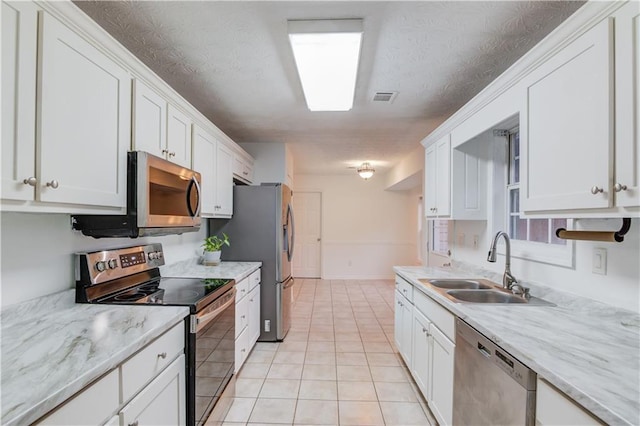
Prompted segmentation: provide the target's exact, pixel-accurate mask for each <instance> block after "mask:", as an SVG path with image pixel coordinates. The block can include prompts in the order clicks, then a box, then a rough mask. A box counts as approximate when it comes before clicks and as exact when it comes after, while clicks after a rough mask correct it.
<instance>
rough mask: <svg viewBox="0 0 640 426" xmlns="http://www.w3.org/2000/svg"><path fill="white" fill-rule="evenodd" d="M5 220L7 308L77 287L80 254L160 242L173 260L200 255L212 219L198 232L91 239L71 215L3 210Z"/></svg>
mask: <svg viewBox="0 0 640 426" xmlns="http://www.w3.org/2000/svg"><path fill="white" fill-rule="evenodd" d="M0 221H1V224H0V229H1V234H0V235H1V239H2V264H1V265H0V268H1V271H2V272H1V283H2V285H1V288H2V290H1V294H0V297H1V302H0V303H1V305H2V306H8V305H13V304H15V303H19V302H23V301H25V300H29V299H33V298H36V297H40V296H44V295H47V294H51V293H55V292H58V291H62V290H66V289H70V288H73V287H74V286H75V273H74V253H76V252H79V251H92V250H101V249H106V248H115V247H126V246H133V245H136V244H142V243H147V242H159V243H162V246H163V248H164V252H165V259H166V262H167V263H173V262H177V261H180V260H185V259H188V258H190V257H194V256H195V254H196V253H195V252H196V250H198V248H199V247H200V245H201V244H202V240H203V239H204V238H205V236H206V221H204V223H203V225H202V227H201V228H200V231H198V232H191V233H186V234H182V235H169V236H165V237H145V238H136V239H130V238H104V239H95V238H91V237H85V236H84V235H82V234H81V233H80V232H78V231H73V230H72V229H71V222H70V216H69V215H68V214H50V213H47V214H27V213H8V212H2V213H0Z"/></svg>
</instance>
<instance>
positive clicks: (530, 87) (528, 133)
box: [520, 19, 614, 212]
mask: <svg viewBox="0 0 640 426" xmlns="http://www.w3.org/2000/svg"><path fill="white" fill-rule="evenodd" d="M612 29H613V27H612V21H611V19H605V20H604V21H602V22H601V23H599V24H598V25H596V26H595V27H593V28H592V29H590V30H589V31H588V32H586V33H585V34H583V35H582V36H580V37H579V38H578V39H576V40H575V41H574V42H572V43H571V44H569V45H568V46H567V47H565V48H564V49H562V50H561V51H560V52H558V53H557V54H556V55H555V56H553V57H552V58H551V59H549V60H548V61H547V62H545V63H544V64H543V65H541V66H540V67H539V68H538V69H536V70H534V71H533V72H531V74H530V75H529V76H527V77H526V78H525V87H526V100H525V102H526V105H525V110H526V114H524V115H522V114H521V117H526V118H525V119H523V120H522V121H521V123H520V124H521V134H520V138H521V139H520V143H521V147H522V149H521V153H522V156H523V158H522V160H521V161H520V163H521V167H522V172H523V173H522V174H521V176H522V181H521V204H522V209H523V210H524V211H525V212H527V211H532V212H533V211H543V210H569V209H579V208H602V207H610V206H612V198H613V197H612V196H611V186H612V185H611V180H612V176H613V174H612V171H613V164H612V162H613V130H614V129H613V94H614V93H613V45H612V44H613V37H612ZM592 189H593V192H594V193H592Z"/></svg>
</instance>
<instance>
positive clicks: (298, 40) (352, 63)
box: [288, 19, 362, 111]
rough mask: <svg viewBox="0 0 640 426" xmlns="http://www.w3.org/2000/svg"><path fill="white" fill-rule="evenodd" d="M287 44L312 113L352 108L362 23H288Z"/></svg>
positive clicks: (352, 20)
mask: <svg viewBox="0 0 640 426" xmlns="http://www.w3.org/2000/svg"><path fill="white" fill-rule="evenodd" d="M288 30H289V41H290V42H291V48H292V49H293V56H294V58H295V61H296V66H297V67H298V75H299V76H300V82H301V83H302V90H303V91H304V97H305V99H306V101H307V106H308V107H309V109H310V110H311V111H348V110H350V109H351V107H353V97H354V93H355V89H356V77H357V74H358V61H359V59H360V47H361V45H362V19H337V20H315V21H289V22H288Z"/></svg>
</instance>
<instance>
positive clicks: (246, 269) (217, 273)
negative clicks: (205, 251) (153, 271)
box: [160, 258, 262, 282]
mask: <svg viewBox="0 0 640 426" xmlns="http://www.w3.org/2000/svg"><path fill="white" fill-rule="evenodd" d="M261 266H262V262H220V264H219V265H216V266H205V265H203V264H202V263H201V261H200V259H198V258H192V259H187V260H183V261H181V262H176V263H172V264H170V265H164V266H161V267H160V275H161V276H163V277H176V278H227V279H234V280H236V282H238V281H240V280H242V279H244V278H246V277H248V276H249V275H250V274H251V273H252V272H253V271H256V270H258V269H259V268H260V267H261Z"/></svg>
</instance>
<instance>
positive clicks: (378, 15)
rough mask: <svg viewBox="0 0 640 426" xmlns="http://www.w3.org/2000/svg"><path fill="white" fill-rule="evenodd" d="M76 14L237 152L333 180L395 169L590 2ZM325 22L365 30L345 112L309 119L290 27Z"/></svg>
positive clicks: (346, 4)
mask: <svg viewBox="0 0 640 426" xmlns="http://www.w3.org/2000/svg"><path fill="white" fill-rule="evenodd" d="M76 4H77V5H78V6H79V7H80V8H81V9H82V10H84V11H85V12H86V13H87V14H88V15H89V16H91V17H92V18H93V19H94V20H95V21H97V22H98V24H100V25H101V26H102V27H104V28H105V29H106V30H107V31H108V32H109V33H111V34H112V35H113V36H114V37H115V38H116V39H117V40H119V41H120V42H121V43H122V44H123V45H124V46H126V47H127V48H128V49H129V50H131V51H132V52H133V53H134V54H135V55H136V56H138V57H139V58H140V59H141V60H142V61H143V62H144V63H145V64H146V65H148V66H149V67H150V68H151V69H153V70H154V71H155V72H156V73H157V74H158V75H160V77H162V78H163V79H164V80H165V81H166V82H167V83H169V84H170V85H171V86H172V87H173V88H174V89H175V90H177V91H178V92H179V93H180V94H182V95H183V96H184V97H185V98H186V99H187V100H188V101H189V102H191V103H192V104H193V105H194V106H195V107H196V108H198V109H199V110H200V111H201V112H202V113H203V114H204V115H205V116H207V117H209V118H210V119H211V121H213V122H214V123H215V124H216V125H217V126H218V127H219V128H220V129H222V130H223V131H224V132H225V133H227V134H228V135H229V136H230V137H231V138H232V139H234V140H235V141H236V142H238V143H242V142H285V143H288V144H290V145H291V148H292V152H293V155H294V159H295V169H296V172H297V173H323V174H325V173H327V174H333V173H353V170H348V169H347V166H353V165H356V164H359V163H361V162H362V161H370V162H371V163H372V164H373V165H374V167H375V168H376V169H378V170H380V171H383V170H385V169H387V168H389V167H391V166H393V165H394V164H395V163H396V162H397V161H399V160H400V159H402V158H403V157H404V156H406V155H407V154H408V153H409V152H410V151H411V150H413V149H414V148H415V147H416V146H417V145H418V144H419V142H420V141H421V140H422V139H423V138H424V137H425V136H427V134H428V133H429V132H430V131H432V130H433V129H434V128H435V127H437V125H438V124H440V123H441V122H442V121H444V120H445V119H446V118H447V117H449V116H450V115H451V114H452V113H454V112H455V111H456V110H457V109H458V108H460V107H461V106H462V105H464V104H465V103H466V102H467V101H468V100H469V99H471V98H472V97H473V96H474V95H476V94H477V93H478V92H479V91H480V90H482V88H484V87H485V86H486V85H487V84H488V83H490V82H491V81H492V80H493V79H494V78H496V77H497V76H498V75H500V73H502V72H503V71H504V70H505V69H507V68H508V67H509V66H510V65H511V64H512V63H513V62H515V61H516V60H517V59H518V58H519V57H520V56H522V55H523V54H524V53H526V52H527V51H528V50H529V49H530V48H531V47H533V46H534V45H535V44H536V43H537V42H538V41H539V40H541V39H542V38H543V37H544V36H545V35H546V34H548V33H549V32H550V31H551V30H553V29H554V28H555V27H556V26H558V24H560V23H561V22H562V21H563V20H564V19H566V18H567V17H568V16H569V15H570V14H572V13H573V12H574V11H575V10H576V9H578V8H579V7H580V6H581V5H582V4H583V3H582V2H576V1H569V2H565V1H528V2H525V1H516V2H508V1H503V2H481V1H472V2H453V1H441V2H438V1H430V2H395V1H394V2H382V1H380V2H363V1H342V2H328V1H303V2H293V1H282V2H269V1H187V2H184V1H118V2H110V1H109V2H107V1H80V2H76ZM327 18H363V19H364V38H363V49H362V55H361V62H360V67H359V74H358V81H357V87H356V95H355V102H354V107H353V109H352V110H351V111H348V112H310V111H308V110H307V108H306V104H305V102H304V96H303V94H302V89H301V87H300V83H299V80H298V76H297V72H296V69H295V66H294V61H293V56H292V53H291V50H290V47H289V44H288V39H287V33H286V21H287V19H327ZM376 91H397V92H398V95H397V97H396V98H395V100H394V102H393V103H391V104H389V103H381V102H375V103H374V102H372V97H373V94H374V92H376Z"/></svg>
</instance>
